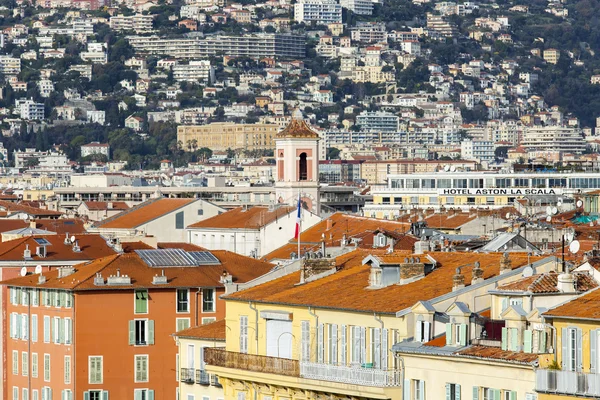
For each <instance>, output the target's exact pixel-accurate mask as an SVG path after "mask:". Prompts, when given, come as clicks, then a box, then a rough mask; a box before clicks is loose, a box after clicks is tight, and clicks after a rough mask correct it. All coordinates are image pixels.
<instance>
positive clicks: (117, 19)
mask: <svg viewBox="0 0 600 400" xmlns="http://www.w3.org/2000/svg"><path fill="white" fill-rule="evenodd" d="M153 20H154V15H145V14H135V15H129V16H125V15H118V16H114V17H110V27H111V29H114V30H117V31H135V32H136V33H148V32H152V21H153Z"/></svg>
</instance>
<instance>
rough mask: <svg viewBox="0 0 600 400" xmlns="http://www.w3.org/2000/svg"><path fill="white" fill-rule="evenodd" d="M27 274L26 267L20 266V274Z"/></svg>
mask: <svg viewBox="0 0 600 400" xmlns="http://www.w3.org/2000/svg"><path fill="white" fill-rule="evenodd" d="M25 275H27V267H23V268H21V276H25Z"/></svg>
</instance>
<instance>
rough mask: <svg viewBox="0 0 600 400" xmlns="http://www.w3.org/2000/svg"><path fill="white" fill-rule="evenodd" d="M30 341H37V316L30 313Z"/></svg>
mask: <svg viewBox="0 0 600 400" xmlns="http://www.w3.org/2000/svg"><path fill="white" fill-rule="evenodd" d="M31 341H32V342H34V343H35V342H37V341H38V316H37V314H32V315H31Z"/></svg>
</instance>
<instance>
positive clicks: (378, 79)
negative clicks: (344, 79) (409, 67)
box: [351, 65, 395, 83]
mask: <svg viewBox="0 0 600 400" xmlns="http://www.w3.org/2000/svg"><path fill="white" fill-rule="evenodd" d="M351 79H352V81H353V82H370V83H385V82H391V81H393V80H394V79H395V73H394V69H393V67H390V66H378V65H372V66H368V65H365V66H363V67H356V68H354V69H353V70H352V78H351Z"/></svg>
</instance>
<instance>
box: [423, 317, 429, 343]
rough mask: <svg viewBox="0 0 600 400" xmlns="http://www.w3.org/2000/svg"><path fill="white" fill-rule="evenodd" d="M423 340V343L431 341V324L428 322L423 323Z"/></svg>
mask: <svg viewBox="0 0 600 400" xmlns="http://www.w3.org/2000/svg"><path fill="white" fill-rule="evenodd" d="M423 338H425V342H429V341H430V340H431V322H429V321H425V322H424V323H423Z"/></svg>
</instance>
